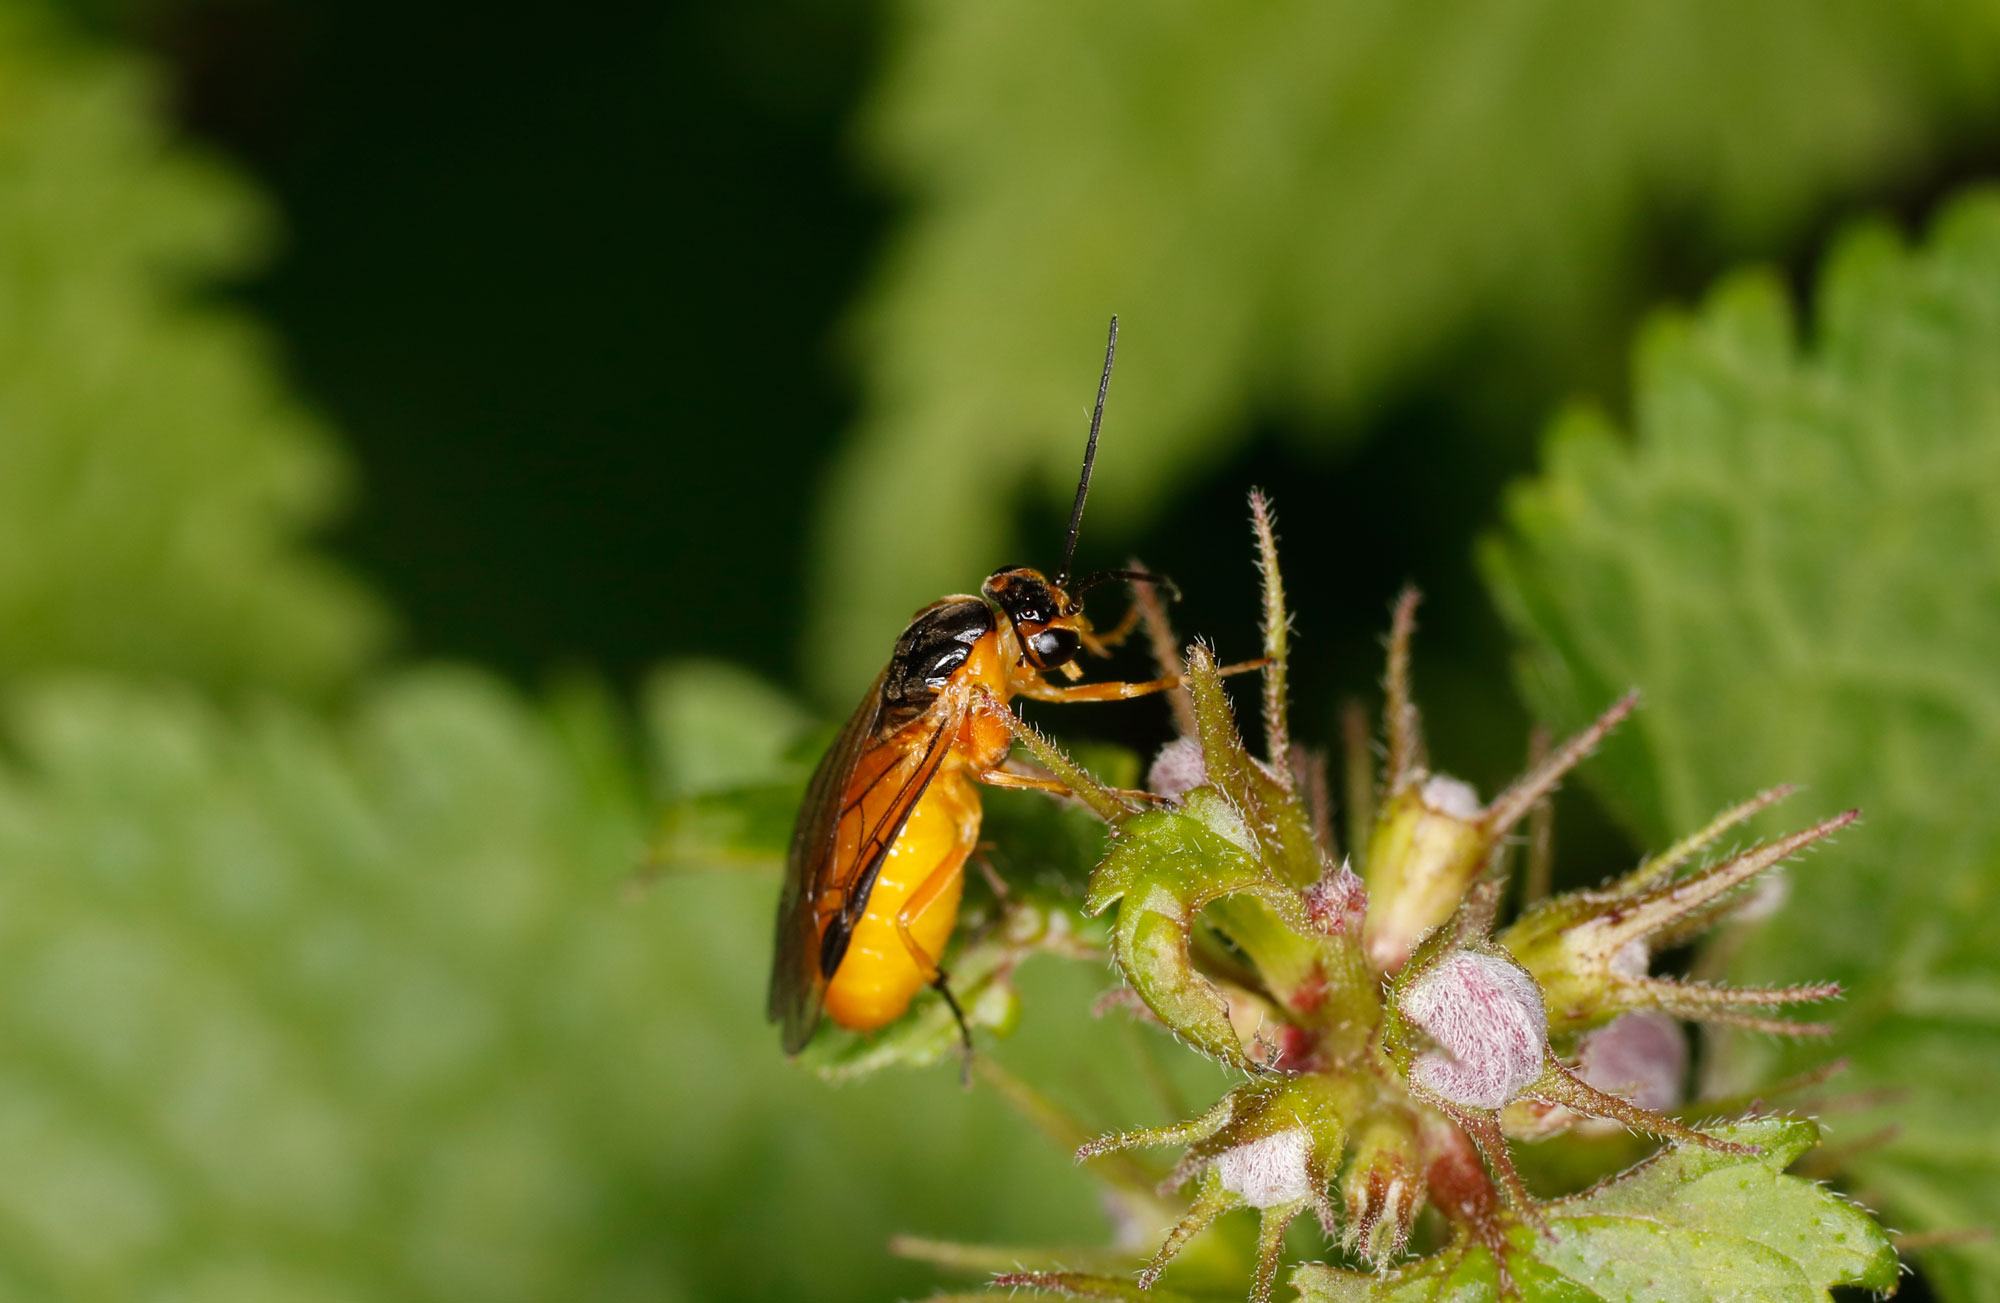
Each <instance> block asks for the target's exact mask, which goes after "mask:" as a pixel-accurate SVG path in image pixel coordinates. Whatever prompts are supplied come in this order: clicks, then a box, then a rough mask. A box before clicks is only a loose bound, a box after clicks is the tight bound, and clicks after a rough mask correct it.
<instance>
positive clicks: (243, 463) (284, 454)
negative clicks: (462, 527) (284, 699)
mask: <svg viewBox="0 0 2000 1303" xmlns="http://www.w3.org/2000/svg"><path fill="white" fill-rule="evenodd" d="M159 95H160V87H159V81H158V78H157V77H156V76H154V75H153V74H152V73H151V72H150V70H148V69H147V68H146V67H145V66H143V65H141V64H139V63H137V62H135V61H133V60H131V59H130V58H127V57H121V56H116V55H110V54H106V53H104V52H102V51H100V50H97V49H95V48H90V47H87V46H85V45H83V44H81V43H79V42H78V41H76V40H75V39H74V38H72V37H70V36H69V35H67V34H65V33H63V32H61V31H60V30H59V29H58V28H57V26H56V24H54V23H53V22H52V21H51V20H50V19H49V18H48V16H47V14H46V13H45V12H44V10H43V9H42V8H41V6H39V5H37V4H33V3H25V2H23V0H12V2H11V3H8V4H5V5H0V678H10V677H14V676H18V675H20V674H23V673H26V672H30V671H34V670H39V669H44V668H47V667H50V666H94V667H102V668H105V669H115V670H127V671H136V672H142V673H147V674H168V675H179V676H184V677H186V678H190V679H193V680H196V681H199V682H202V683H206V684H210V685H214V686H230V685H242V684H268V685H272V686H276V687H281V688H288V689H306V690H311V689H322V688H326V687H329V686H332V685H334V684H337V683H340V682H342V681H344V680H346V679H347V678H349V677H350V676H351V675H352V674H353V673H354V672H355V671H356V670H357V669H358V668H359V667H360V666H361V665H362V664H363V663H364V662H365V661H366V660H367V658H368V656H369V654H370V653H371V652H372V651H373V650H374V649H375V648H376V646H377V645H378V644H379V642H380V641H381V638H382V634H383V632H384V628H385V625H384V617H383V614H382V612H381V610H380V609H379V608H378V607H377V606H376V604H375V603H374V601H373V599H371V598H370V597H368V596H367V595H365V594H364V593H363V592H362V591H361V590H360V589H359V588H358V587H357V586H356V585H355V584H354V583H353V582H352V581H351V580H350V579H348V578H347V577H346V576H345V575H344V574H342V573H341V572H340V571H338V570H337V569H336V568H335V567H333V566H332V565H330V564H328V563H327V562H326V561H325V560H324V559H322V558H320V557H317V556H314V555H312V554H310V553H308V552H306V551H304V550H302V549H301V548H300V546H299V543H300V540H301V536H302V535H304V534H305V533H306V532H307V531H309V530H310V529H312V528H313V527H315V526H317V525H319V524H320V523H322V522H323V521H324V520H325V519H326V518H327V516H328V513H329V512H330V511H331V510H332V509H333V508H334V506H335V505H336V504H337V502H338V500H339V497H340V495H341V493H342V491H343V489H344V487H345V479H344V463H343V461H342V459H341V457H340V455H339V453H338V452H337V451H336V449H335V448H334V447H333V445H332V444H331V442H330V441H329V440H328V438H327V435H326V432H325V431H324V430H323V429H322V428H321V427H320V425H319V424H318V423H317V422H316V421H315V420H314V419H313V418H312V417H311V416H310V415H309V414H308V413H307V412H306V410H305V409H304V408H303V407H302V406H301V404H300V402H299V400H298V399H297V398H295V397H294V396H293V395H292V394H291V393H290V392H289V391H288V389H287V387H286V385H285V383H284V382H283V380H282V378H281V376H280V375H279V373H278V371H277V369H276V367H274V365H273V356H272V354H273V349H272V345H271V343H270V341H269V340H268V339H267V338H266V337H265V335H264V334H263V333H262V331H261V330H260V329H259V328H258V327H257V326H256V324H255V323H254V322H253V321H251V320H250V318H249V317H248V316H247V315H246V314H245V313H243V312H242V311H240V310H236V309H231V308H228V307H225V306H222V305H220V304H218V303H216V302H214V301H213V297H212V296H213V289H214V285H215V282H216V281H217V280H219V279H223V278H227V277H232V276H238V275H241V274H243V273H244V272H245V271H246V270H247V269H249V268H250V267H252V266H254V265H256V263H257V262H259V261H260V260H261V258H262V256H263V252H264V249H265V246H266V244H267V235H268V231H269V220H268V215H267V213H266V212H265V209H264V206H263V204H262V202H261V201H260V200H259V199H258V198H257V196H256V195H255V194H254V193H253V192H252V191H251V190H249V189H248V187H246V186H245V184H244V183H243V182H242V181H241V180H240V179H239V178H238V177H236V176H235V175H234V174H233V173H231V172H229V171H227V170H226V169H224V168H222V167H221V166H219V165H218V164H217V163H216V162H215V161H214V160H212V159H209V158H208V157H206V156H204V155H202V154H201V153H199V152H197V151H195V150H192V149H190V148H189V147H188V146H186V145H184V144H181V143H178V142H176V141H175V140H174V139H173V138H172V136H171V134H170V133H169V132H168V131H167V129H166V128H165V126H164V124H162V123H161V122H159V121H158V119H157V113H156V106H157V101H158V98H159Z"/></svg>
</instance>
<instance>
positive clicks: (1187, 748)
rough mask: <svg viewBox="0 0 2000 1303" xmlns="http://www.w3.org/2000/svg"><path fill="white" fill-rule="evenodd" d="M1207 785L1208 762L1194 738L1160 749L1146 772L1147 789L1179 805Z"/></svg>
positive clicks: (1177, 739) (1168, 744) (1175, 742)
mask: <svg viewBox="0 0 2000 1303" xmlns="http://www.w3.org/2000/svg"><path fill="white" fill-rule="evenodd" d="M1207 782H1208V761H1207V760H1206V759H1205V758H1203V756H1202V754H1201V743H1200V742H1199V741H1198V740H1196V739H1195V738H1192V737H1177V738H1175V739H1174V740H1173V741H1171V742H1169V743H1167V744H1166V745H1165V746H1163V747H1161V748H1160V754H1158V755H1156V756H1154V757H1153V764H1152V767H1151V768H1150V769H1148V770H1147V771H1146V787H1147V790H1149V791H1151V792H1152V793H1153V795H1155V796H1164V797H1165V798H1166V799H1167V800H1169V801H1172V802H1174V803H1175V804H1176V805H1178V804H1180V801H1181V798H1182V797H1184V796H1186V795H1187V794H1188V793H1189V792H1192V791H1193V790H1194V789H1195V788H1197V787H1201V786H1204V785H1206V784H1207Z"/></svg>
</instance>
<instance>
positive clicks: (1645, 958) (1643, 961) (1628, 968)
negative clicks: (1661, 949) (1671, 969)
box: [1610, 937, 1653, 977]
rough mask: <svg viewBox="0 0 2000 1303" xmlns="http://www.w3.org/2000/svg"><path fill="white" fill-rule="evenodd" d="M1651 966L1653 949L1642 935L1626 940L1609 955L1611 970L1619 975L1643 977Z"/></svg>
mask: <svg viewBox="0 0 2000 1303" xmlns="http://www.w3.org/2000/svg"><path fill="white" fill-rule="evenodd" d="M1652 966H1653V951H1652V948H1651V947H1649V946H1648V945H1647V944H1646V942H1645V939H1644V938H1643V937H1642V938H1640V939H1639V940H1637V941H1627V942H1626V943H1625V944H1624V945H1622V946H1620V947H1618V950H1617V952H1616V953H1614V954H1613V955H1612V956H1611V965H1610V967H1611V971H1612V972H1614V973H1616V974H1618V976H1620V977H1644V976H1645V975H1646V972H1647V970H1648V969H1650V968H1651V967H1652Z"/></svg>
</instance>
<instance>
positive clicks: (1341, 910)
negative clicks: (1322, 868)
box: [1302, 860, 1368, 937]
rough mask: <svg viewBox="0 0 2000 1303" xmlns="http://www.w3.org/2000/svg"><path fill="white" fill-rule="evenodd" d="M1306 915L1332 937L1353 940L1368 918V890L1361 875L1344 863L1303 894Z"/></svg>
mask: <svg viewBox="0 0 2000 1303" xmlns="http://www.w3.org/2000/svg"><path fill="white" fill-rule="evenodd" d="M1302 894H1303V896H1304V898H1305V907H1306V915H1307V916H1308V917H1309V918H1311V919H1312V921H1313V925H1314V926H1315V927H1317V928H1319V930H1320V931H1322V932H1324V933H1326V934H1327V935H1328V936H1330V937H1337V936H1350V937H1351V936H1354V935H1356V933H1357V932H1358V931H1359V929H1360V927H1361V923H1362V920H1363V919H1364V918H1366V917H1367V914H1368V888H1367V887H1365V886H1363V885H1362V883H1361V877H1360V875H1359V874H1357V873H1355V871H1354V870H1353V869H1351V868H1349V867H1348V866H1347V862H1346V861H1345V860H1343V861H1341V864H1340V867H1339V868H1337V869H1328V870H1327V871H1326V873H1325V874H1324V875H1323V876H1322V877H1321V878H1320V880H1319V881H1318V882H1315V883H1313V884H1312V885H1311V886H1310V887H1307V888H1306V889H1305V891H1304V892H1303V893H1302Z"/></svg>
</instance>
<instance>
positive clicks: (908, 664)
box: [882, 597, 993, 725]
mask: <svg viewBox="0 0 2000 1303" xmlns="http://www.w3.org/2000/svg"><path fill="white" fill-rule="evenodd" d="M992 632H993V611H992V608H991V607H989V606H987V605H986V603H985V602H983V601H981V600H980V599H979V598H976V597H947V598H945V599H944V600H943V601H939V602H933V603H932V604H931V605H929V606H927V607H925V608H924V609H923V610H921V611H919V612H917V615H916V618H915V619H914V620H912V621H910V627H909V628H907V629H905V630H903V636H902V637H900V638H898V639H896V650H895V652H894V654H893V655H891V656H890V658H889V671H888V674H887V676H886V678H885V679H884V681H883V684H882V718H883V722H884V723H885V724H889V725H901V724H904V723H907V722H908V721H909V720H910V719H912V718H914V717H915V716H916V715H919V714H921V713H923V711H925V710H926V709H928V708H929V707H930V704H931V702H932V701H933V700H935V699H936V697H937V694H938V693H939V692H940V691H942V690H943V688H944V686H945V684H946V683H948V682H949V681H950V680H951V676H952V673H953V672H954V671H956V670H957V669H958V667H959V666H961V665H963V664H965V661H966V658H967V657H969V656H971V655H972V648H973V645H974V644H975V643H977V642H978V641H979V640H980V639H981V638H983V637H985V636H986V635H987V634H989V633H992Z"/></svg>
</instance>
